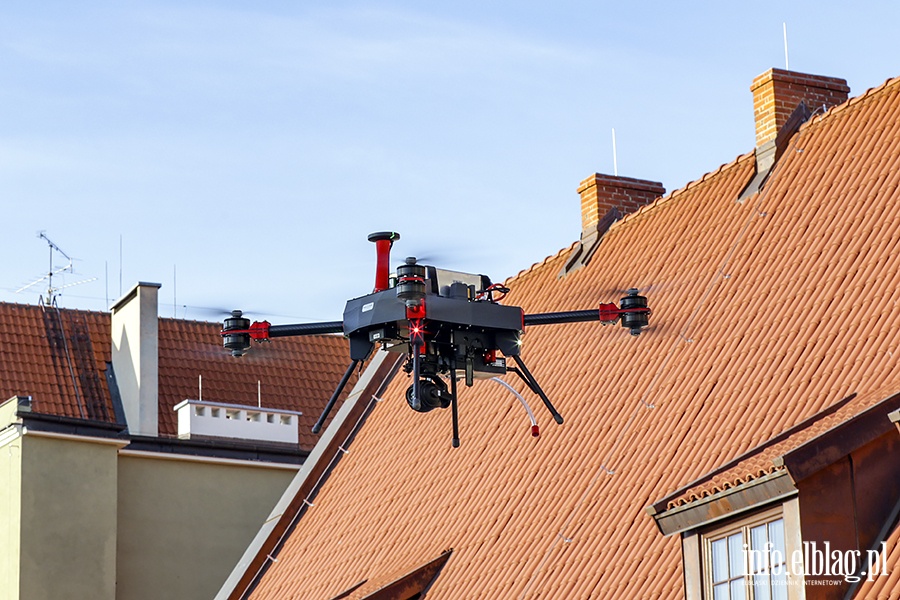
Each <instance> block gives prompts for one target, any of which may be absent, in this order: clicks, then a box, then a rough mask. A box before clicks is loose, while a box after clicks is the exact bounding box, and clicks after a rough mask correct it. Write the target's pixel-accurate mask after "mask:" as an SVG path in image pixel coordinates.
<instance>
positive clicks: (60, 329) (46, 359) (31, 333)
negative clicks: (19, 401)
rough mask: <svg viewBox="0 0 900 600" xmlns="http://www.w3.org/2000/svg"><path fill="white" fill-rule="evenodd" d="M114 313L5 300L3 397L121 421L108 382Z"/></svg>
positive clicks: (0, 331) (1, 320)
mask: <svg viewBox="0 0 900 600" xmlns="http://www.w3.org/2000/svg"><path fill="white" fill-rule="evenodd" d="M109 339H110V333H109V315H107V314H104V313H100V312H89V311H82V310H69V309H62V310H57V309H56V308H54V307H44V308H42V307H40V306H29V305H24V304H6V303H0V397H2V400H6V399H7V398H10V397H12V396H16V395H18V396H31V397H32V409H33V410H34V411H35V412H40V413H45V414H51V415H57V416H62V417H77V418H83V419H91V420H95V421H105V422H110V423H112V422H115V420H116V416H115V412H114V410H113V406H112V401H111V400H110V395H109V388H108V386H107V384H106V364H107V363H108V362H109V360H110V342H109Z"/></svg>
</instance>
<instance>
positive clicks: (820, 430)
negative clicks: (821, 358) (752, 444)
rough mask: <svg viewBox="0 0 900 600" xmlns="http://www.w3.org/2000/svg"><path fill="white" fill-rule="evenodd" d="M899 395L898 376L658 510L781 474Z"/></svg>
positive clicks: (748, 455)
mask: <svg viewBox="0 0 900 600" xmlns="http://www.w3.org/2000/svg"><path fill="white" fill-rule="evenodd" d="M898 392H900V376H894V377H889V378H888V380H887V383H882V384H880V385H878V386H877V387H875V388H873V389H871V390H869V391H867V392H866V393H863V394H861V395H855V394H854V395H852V396H849V397H848V398H846V399H844V400H841V401H839V402H836V403H835V404H832V405H831V406H829V407H828V408H827V409H825V410H823V411H822V412H819V413H817V414H815V415H813V416H812V417H810V418H809V419H807V420H805V421H804V422H802V423H799V424H797V425H796V426H794V427H792V428H791V429H789V430H787V431H785V432H782V433H781V434H779V435H777V436H775V437H773V438H772V439H770V440H766V441H765V442H764V443H763V444H761V445H759V446H757V447H756V448H753V449H752V450H749V451H748V452H746V453H745V454H743V455H741V456H739V457H737V458H736V459H734V460H733V461H731V462H729V463H728V464H725V465H722V466H720V467H718V468H717V469H715V470H714V471H713V472H711V473H708V474H705V475H704V476H703V477H701V478H700V479H698V480H697V481H694V482H692V483H690V484H688V485H687V486H685V487H684V488H682V489H681V490H678V491H677V492H675V493H673V494H672V495H671V496H670V497H668V498H666V499H664V500H661V501H660V502H658V503H657V506H658V507H659V508H660V509H668V508H674V507H676V506H682V505H684V504H687V503H689V502H693V501H695V500H699V499H701V498H706V497H708V496H711V495H713V494H716V493H718V492H723V491H725V490H728V489H731V488H734V487H737V486H739V485H741V484H744V483H748V482H750V481H752V480H754V479H757V478H759V477H763V476H765V475H768V474H770V473H774V472H775V471H780V470H782V469H783V468H784V466H783V465H782V464H776V459H778V458H780V457H782V456H784V455H785V454H787V453H788V452H790V451H791V450H794V449H796V448H798V447H800V446H801V445H803V444H805V443H806V442H808V441H810V440H812V439H815V438H817V437H818V436H820V435H822V434H824V433H826V432H827V431H829V430H830V429H832V428H833V427H835V426H837V425H839V424H841V423H845V422H847V421H848V420H850V419H852V418H853V417H855V416H857V415H859V414H861V413H862V412H865V411H866V410H867V409H869V408H871V407H873V406H874V405H876V404H878V403H880V402H882V401H884V400H885V399H888V398H890V397H891V396H894V395H895V394H897V393H898ZM885 415H886V413H885ZM885 422H887V416H885Z"/></svg>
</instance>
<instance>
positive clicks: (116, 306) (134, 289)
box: [109, 281, 162, 312]
mask: <svg viewBox="0 0 900 600" xmlns="http://www.w3.org/2000/svg"><path fill="white" fill-rule="evenodd" d="M142 287H147V288H156V289H159V288H161V287H162V284H161V283H151V282H147V281H138V282H137V283H136V284H134V285H133V286H132V288H131V289H130V290H128V291H127V292H125V295H124V296H122V297H121V298H119V299H118V300H116V301H115V302H114V303H113V305H112V306H111V307H110V308H109V310H110V311H112V312H115V311H117V310H119V309H120V308H122V307H123V306H124V305H125V304H128V302H129V301H130V300H131V299H132V298H134V297H135V296H136V295H137V292H138V289H139V288H142Z"/></svg>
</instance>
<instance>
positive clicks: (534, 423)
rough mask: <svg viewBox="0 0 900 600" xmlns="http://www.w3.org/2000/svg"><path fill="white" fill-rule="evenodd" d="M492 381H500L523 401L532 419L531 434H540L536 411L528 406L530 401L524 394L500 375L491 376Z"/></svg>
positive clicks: (535, 435)
mask: <svg viewBox="0 0 900 600" xmlns="http://www.w3.org/2000/svg"><path fill="white" fill-rule="evenodd" d="M491 381H496V382H497V383H499V384H500V385H502V386H503V387H505V388H506V389H508V390H509V391H511V392H512V393H513V394H514V395H515V396H516V398H518V399H519V402H521V403H522V406H524V407H525V412H527V413H528V418H529V419H531V435H533V436H534V437H537V436H538V435H540V431H539V430H538V424H537V421H536V420H535V418H534V413H533V412H531V407H530V406H528V403H527V402H526V401H525V398H523V397H522V394H520V393H519V392H517V391H516V389H515V388H514V387H513V386H511V385H509V384H508V383H506V382H505V381H503V380H502V379H500V378H499V377H491Z"/></svg>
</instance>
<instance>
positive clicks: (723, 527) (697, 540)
mask: <svg viewBox="0 0 900 600" xmlns="http://www.w3.org/2000/svg"><path fill="white" fill-rule="evenodd" d="M778 518H781V519H782V520H783V522H784V549H785V557H784V560H785V564H786V566H787V592H788V593H787V597H788V600H799V599H801V598H805V589H804V586H803V578H802V575H800V576H794V575H793V574H792V573H791V568H790V557H791V556H792V555H793V552H794V551H796V550H801V551H802V539H801V536H800V506H799V500H798V498H797V497H796V496H794V497H793V498H789V499H787V500H785V501H783V502H779V503H776V504H768V505H767V506H764V507H762V508H761V509H759V510H754V511H752V512H751V511H747V512H743V513H741V514H740V515H736V516H735V517H734V518H732V519H728V520H719V521H717V522H716V523H714V524H709V525H707V526H704V527H698V528H696V529H693V530H690V531H685V532H683V533H682V535H681V544H682V559H683V562H682V566H683V570H684V591H685V598H686V599H688V600H712V598H713V595H712V561H711V554H710V546H711V543H712V542H713V541H715V540H718V539H722V538H723V537H727V535H729V534H734V533H735V532H737V531H739V530H746V531H748V532H749V529H750V527H753V526H757V525H759V524H762V523H768V522H771V521H774V520H777V519H778ZM743 543H746V542H743ZM746 566H747V565H745V567H746ZM745 570H746V569H745ZM744 578H745V581H746V582H752V579H751V578H750V576H749V575H747V574H746V573H745V575H744ZM745 589H747V591H748V594H747V595H746V598H747V599H748V600H750V599H752V598H753V593H752V591H751V589H752V583H750V585H747V586H746V588H745Z"/></svg>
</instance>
